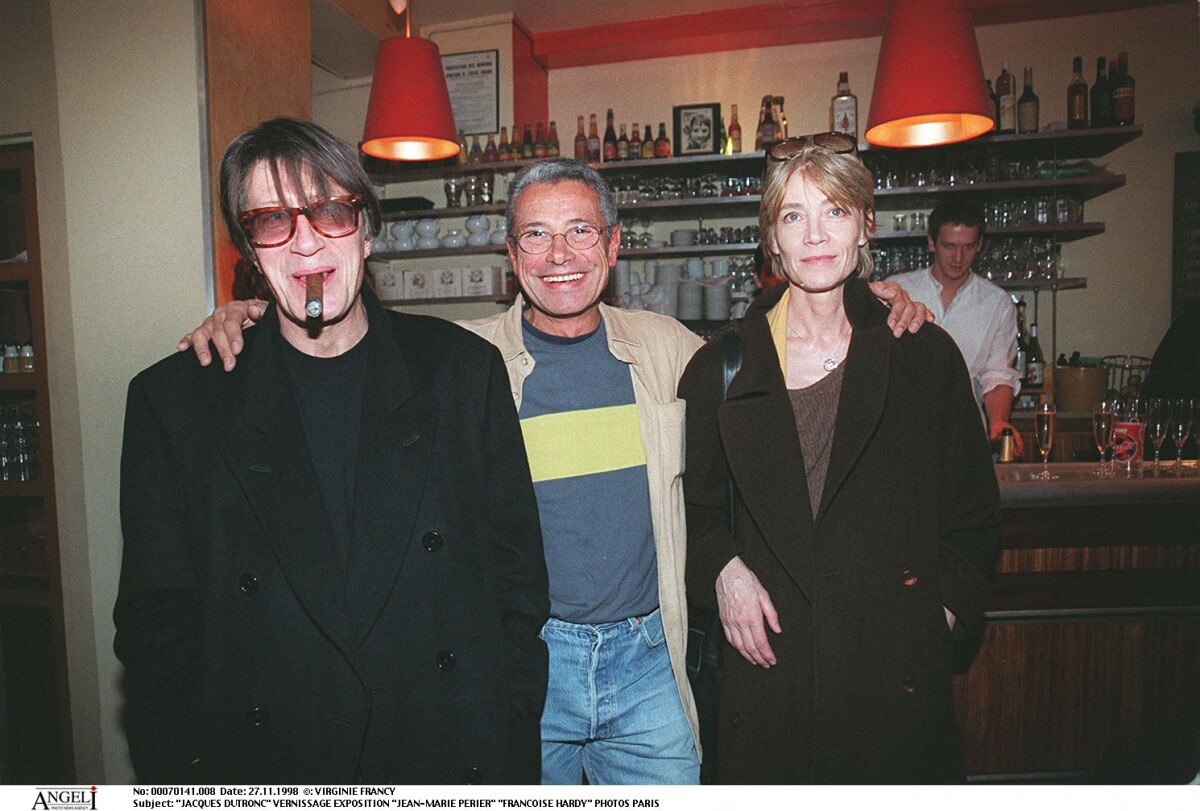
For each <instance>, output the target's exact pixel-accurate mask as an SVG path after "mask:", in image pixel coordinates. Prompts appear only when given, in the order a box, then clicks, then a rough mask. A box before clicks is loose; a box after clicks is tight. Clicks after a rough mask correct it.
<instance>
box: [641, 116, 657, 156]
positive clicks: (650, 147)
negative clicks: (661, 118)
mask: <svg viewBox="0 0 1200 811" xmlns="http://www.w3.org/2000/svg"><path fill="white" fill-rule="evenodd" d="M642 157H643V158H653V157H654V133H652V132H651V131H650V125H649V124H647V125H646V134H645V135H643V136H642Z"/></svg>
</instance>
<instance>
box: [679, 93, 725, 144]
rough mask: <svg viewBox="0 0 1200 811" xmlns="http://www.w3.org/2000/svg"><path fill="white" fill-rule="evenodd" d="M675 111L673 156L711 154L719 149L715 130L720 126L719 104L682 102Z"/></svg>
mask: <svg viewBox="0 0 1200 811" xmlns="http://www.w3.org/2000/svg"><path fill="white" fill-rule="evenodd" d="M674 112H675V157H679V156H681V155H713V154H716V153H717V152H720V151H721V145H720V144H719V143H717V130H719V129H720V127H721V105H720V104H683V105H680V106H679V107H675V108H674Z"/></svg>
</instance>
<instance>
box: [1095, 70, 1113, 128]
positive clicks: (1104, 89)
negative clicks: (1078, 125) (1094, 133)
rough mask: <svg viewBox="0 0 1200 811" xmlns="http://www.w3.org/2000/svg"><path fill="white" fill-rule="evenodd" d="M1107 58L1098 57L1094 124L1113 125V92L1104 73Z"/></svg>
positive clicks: (1098, 125)
mask: <svg viewBox="0 0 1200 811" xmlns="http://www.w3.org/2000/svg"><path fill="white" fill-rule="evenodd" d="M1105 64H1106V60H1105V58H1104V57H1103V56H1098V57H1096V81H1094V82H1092V126H1093V127H1111V126H1112V122H1113V117H1112V93H1111V92H1110V91H1111V88H1110V87H1109V86H1108V77H1107V76H1105V75H1104V68H1105Z"/></svg>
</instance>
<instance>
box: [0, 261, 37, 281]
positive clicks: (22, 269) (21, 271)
mask: <svg viewBox="0 0 1200 811" xmlns="http://www.w3.org/2000/svg"><path fill="white" fill-rule="evenodd" d="M36 273H37V268H36V267H33V266H32V265H31V263H29V262H0V282H27V281H29V280H30V278H32V277H33V276H34V275H36Z"/></svg>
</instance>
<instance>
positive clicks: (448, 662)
mask: <svg viewBox="0 0 1200 811" xmlns="http://www.w3.org/2000/svg"><path fill="white" fill-rule="evenodd" d="M437 666H438V670H444V671H446V672H447V673H449V672H450V671H451V670H453V669H454V654H453V653H451V652H450V651H448V650H444V651H442V652H441V653H439V654H438V655H437Z"/></svg>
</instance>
